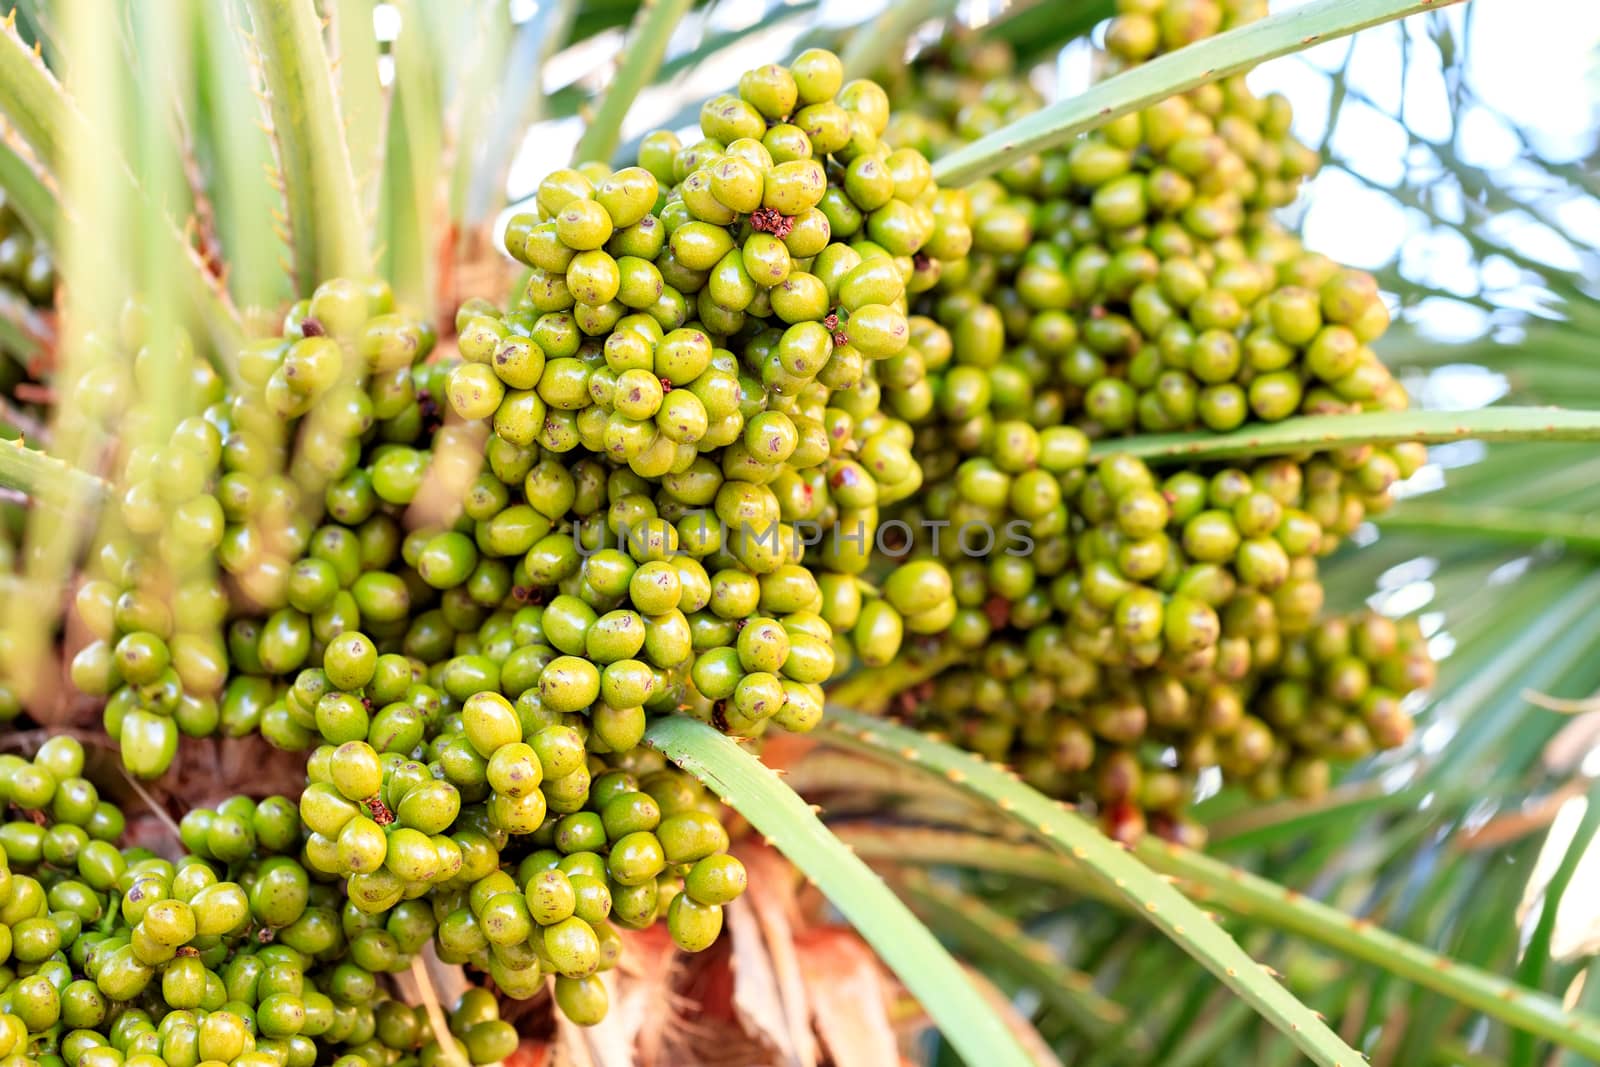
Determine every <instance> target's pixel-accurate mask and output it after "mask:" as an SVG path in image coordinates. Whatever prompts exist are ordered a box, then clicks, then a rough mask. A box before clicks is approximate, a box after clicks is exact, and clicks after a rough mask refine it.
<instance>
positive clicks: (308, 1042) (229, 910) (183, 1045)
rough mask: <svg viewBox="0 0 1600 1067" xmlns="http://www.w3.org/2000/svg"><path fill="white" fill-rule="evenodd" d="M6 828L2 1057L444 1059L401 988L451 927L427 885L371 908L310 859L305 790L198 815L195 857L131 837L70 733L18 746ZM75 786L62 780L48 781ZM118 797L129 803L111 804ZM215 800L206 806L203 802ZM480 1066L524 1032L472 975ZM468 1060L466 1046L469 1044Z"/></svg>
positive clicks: (467, 999) (471, 1055) (106, 1062)
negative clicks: (436, 911) (419, 893)
mask: <svg viewBox="0 0 1600 1067" xmlns="http://www.w3.org/2000/svg"><path fill="white" fill-rule="evenodd" d="M5 758H6V760H7V767H6V771H7V774H8V777H7V779H6V783H7V784H6V786H5V789H4V792H5V800H6V801H7V802H8V803H9V804H10V805H12V806H14V807H15V808H17V809H20V810H21V811H22V812H24V813H26V814H28V815H29V816H31V818H29V820H28V821H26V822H20V823H11V824H7V826H6V828H5V830H4V832H3V833H0V846H3V850H0V1058H3V1059H5V1060H6V1061H7V1062H9V1063H18V1064H31V1063H38V1064H50V1063H59V1064H65V1065H66V1067H80V1065H82V1067H122V1065H124V1064H128V1065H137V1067H158V1065H166V1067H183V1065H186V1067H198V1065H200V1064H204V1063H220V1064H232V1065H237V1067H312V1065H313V1064H316V1063H318V1062H335V1063H340V1064H343V1065H345V1067H355V1065H359V1064H374V1063H375V1064H382V1065H385V1067H389V1065H399V1064H421V1065H432V1064H437V1063H440V1062H444V1061H445V1055H446V1053H445V1052H444V1050H442V1049H441V1047H440V1044H439V1035H435V1034H434V1033H433V1032H432V1030H431V1028H430V1026H429V1023H428V1020H427V1017H426V1015H425V1013H424V1012H423V1010H422V1009H421V1008H420V1007H413V1006H410V1005H407V1004H405V1003H403V1002H401V1001H399V1000H396V999H394V998H392V997H391V996H389V994H388V993H387V991H386V987H385V984H384V983H383V982H382V981H381V977H382V976H383V975H385V974H388V973H393V972H397V971H399V970H401V969H403V968H404V967H405V966H406V965H407V964H408V963H409V960H410V958H411V956H412V955H413V954H414V953H416V952H418V951H419V950H420V949H421V947H422V946H423V945H424V944H426V943H427V941H428V939H429V938H430V937H432V936H433V933H434V929H435V926H436V923H435V922H434V919H433V914H432V909H431V908H430V907H429V906H428V905H427V904H425V903H411V904H409V905H407V906H404V907H396V908H394V909H390V910H388V911H387V912H384V913H368V912H363V911H360V910H358V909H355V908H353V907H352V906H351V904H350V902H349V901H348V900H345V899H343V898H342V897H341V895H340V894H339V893H338V891H337V888H336V886H334V885H331V884H328V883H325V882H322V883H319V882H316V881H313V880H312V879H311V878H310V877H309V876H308V874H307V872H306V871H305V870H304V869H303V868H302V867H301V866H300V864H299V862H298V861H297V860H295V859H293V858H291V854H292V853H293V851H294V842H295V841H297V840H298V838H299V836H300V826H299V819H298V815H297V813H296V811H295V808H294V805H293V804H290V803H288V802H287V801H284V800H282V798H275V799H274V800H268V801H264V802H262V803H260V804H255V803H253V802H251V801H250V800H248V799H246V798H243V797H236V798H233V799H232V800H230V801H228V802H227V803H225V804H223V805H222V806H221V808H219V809H218V811H215V812H205V813H204V814H205V815H206V816H207V817H206V818H203V819H202V818H189V819H186V820H185V822H184V826H183V831H184V832H183V838H184V841H185V842H186V843H189V844H191V845H195V846H198V848H196V850H195V851H194V852H193V853H191V854H189V855H186V856H184V857H183V858H182V859H180V860H179V861H178V862H177V863H173V862H169V861H168V860H165V859H162V858H160V857H158V856H156V855H155V854H153V853H151V852H149V851H148V850H146V849H141V848H125V849H118V848H117V847H116V846H115V845H114V844H113V843H112V840H113V839H114V838H116V837H117V836H120V834H121V832H122V825H121V821H120V819H121V816H120V813H117V815H116V816H115V821H114V822H108V821H107V817H106V816H105V815H103V814H100V810H99V809H98V808H97V806H96V805H95V804H94V803H93V794H92V787H86V786H85V785H81V784H75V783H82V782H83V779H82V778H81V776H80V775H81V772H82V770H83V765H84V751H83V749H82V747H81V746H80V745H79V744H78V742H76V741H74V740H72V739H70V738H65V737H56V738H52V739H50V740H49V741H47V742H45V743H44V745H42V746H41V747H40V749H39V751H38V752H37V753H36V755H35V756H34V758H33V760H32V761H25V760H22V759H20V758H18V757H15V756H7V757H5ZM50 780H54V781H56V782H57V783H59V784H58V787H57V789H56V791H55V795H54V796H47V793H46V791H45V789H44V788H43V786H42V785H41V783H42V782H46V781H50ZM111 810H112V811H113V812H115V811H116V809H115V808H112V809H111ZM195 814H198V813H191V815H195ZM449 1028H450V1033H448V1034H445V1035H442V1037H443V1040H445V1041H447V1042H450V1043H452V1045H451V1046H450V1047H451V1048H452V1049H453V1051H456V1052H459V1053H461V1054H463V1055H464V1056H465V1058H466V1059H468V1060H469V1061H470V1062H472V1063H474V1064H481V1063H492V1062H497V1061H499V1060H502V1059H504V1058H505V1057H506V1056H507V1055H509V1054H510V1053H511V1052H512V1051H513V1050H514V1049H515V1048H516V1044H517V1035H516V1032H515V1030H514V1029H513V1028H512V1027H511V1026H510V1025H509V1024H508V1023H505V1022H503V1021H501V1020H500V1019H499V1008H498V1001H497V1000H496V999H495V998H494V997H493V996H492V995H491V994H489V993H487V992H486V991H484V990H481V989H475V990H470V991H469V992H468V993H467V994H466V995H465V996H463V997H462V998H461V1000H460V1002H459V1003H458V1004H457V1005H456V1006H455V1009H454V1011H452V1012H451V1014H450V1018H449ZM456 1062H459V1060H457V1061H456Z"/></svg>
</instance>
